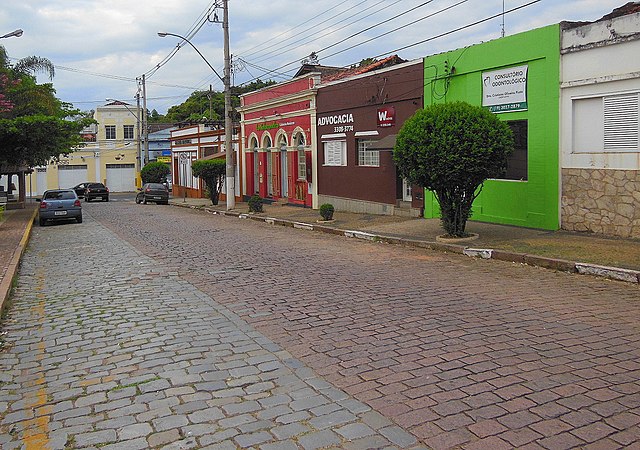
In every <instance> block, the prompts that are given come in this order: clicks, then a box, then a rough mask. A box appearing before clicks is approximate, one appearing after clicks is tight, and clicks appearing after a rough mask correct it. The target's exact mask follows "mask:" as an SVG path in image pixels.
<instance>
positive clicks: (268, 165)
mask: <svg viewBox="0 0 640 450" xmlns="http://www.w3.org/2000/svg"><path fill="white" fill-rule="evenodd" d="M319 81H320V75H319V74H318V73H310V74H307V75H304V76H301V77H298V78H295V79H293V80H291V81H288V82H283V83H279V84H276V85H273V86H269V87H267V88H264V89H261V90H259V91H255V92H251V93H249V94H245V95H243V96H241V98H240V102H241V107H240V113H241V115H242V119H241V126H242V133H241V134H242V136H243V145H242V147H243V152H242V155H243V159H244V163H243V165H242V166H243V169H244V172H245V173H244V177H243V179H244V180H245V188H244V193H245V194H246V196H247V197H250V196H252V195H254V194H258V195H259V196H260V197H262V198H264V199H270V200H274V201H282V202H286V203H289V204H294V205H300V206H307V207H317V204H316V203H317V201H316V195H315V194H314V189H315V187H314V179H315V173H314V165H313V164H312V161H313V158H314V157H315V139H316V135H315V95H316V86H317V84H318V83H319Z"/></svg>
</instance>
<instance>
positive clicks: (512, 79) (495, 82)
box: [482, 66, 529, 113]
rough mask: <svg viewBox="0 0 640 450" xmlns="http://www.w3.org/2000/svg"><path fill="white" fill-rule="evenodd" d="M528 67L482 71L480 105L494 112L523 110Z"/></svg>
mask: <svg viewBox="0 0 640 450" xmlns="http://www.w3.org/2000/svg"><path fill="white" fill-rule="evenodd" d="M528 67H529V66H518V67H510V68H508V69H502V70H494V71H492V72H482V106H484V107H486V108H489V110H490V111H491V112H495V113H500V112H508V111H525V110H526V109H527V107H528V105H527V70H528Z"/></svg>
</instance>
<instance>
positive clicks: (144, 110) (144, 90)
mask: <svg viewBox="0 0 640 450" xmlns="http://www.w3.org/2000/svg"><path fill="white" fill-rule="evenodd" d="M142 101H143V103H142V131H143V133H144V165H145V166H146V165H147V164H148V163H149V123H148V122H147V83H146V81H145V75H144V74H142Z"/></svg>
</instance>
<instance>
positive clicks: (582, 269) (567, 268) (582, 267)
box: [171, 203, 640, 284]
mask: <svg viewBox="0 0 640 450" xmlns="http://www.w3.org/2000/svg"><path fill="white" fill-rule="evenodd" d="M171 205H173V206H180V207H183V208H184V207H186V208H191V209H201V210H204V211H206V212H209V213H211V214H218V215H222V216H230V217H238V218H250V219H252V220H255V221H257V222H264V223H266V224H269V225H280V226H285V227H289V228H298V229H303V230H310V231H319V232H322V233H327V234H334V235H339V236H340V235H341V236H345V237H348V238H355V239H360V240H366V241H370V242H382V243H386V244H392V245H404V246H408V247H418V248H424V249H428V250H435V251H441V252H444V253H457V254H463V255H467V256H470V257H473V258H481V259H495V260H498V261H505V262H513V263H516V264H527V265H530V266H536V267H542V268H545V269H550V270H556V271H559V272H568V273H579V274H581V275H592V276H597V277H603V278H608V279H611V280H616V281H624V282H627V283H635V284H640V271H637V270H631V269H622V268H618V267H608V266H600V265H597V264H587V263H579V262H574V261H568V260H564V259H558V258H549V257H546V256H539V255H531V254H527V253H518V252H510V251H507V250H501V249H491V248H487V249H476V248H470V247H465V246H462V245H457V244H449V243H441V242H436V241H425V240H418V239H403V238H399V237H394V236H385V235H378V234H375V233H368V232H365V231H353V230H342V229H340V228H336V227H331V226H328V225H326V224H323V225H318V224H308V223H304V222H294V221H290V220H286V219H276V218H273V217H263V216H256V215H248V214H246V213H239V212H237V211H220V210H216V209H213V208H209V207H197V206H193V205H188V204H184V205H183V204H180V203H171Z"/></svg>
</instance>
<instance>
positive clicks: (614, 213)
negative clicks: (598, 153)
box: [562, 169, 640, 238]
mask: <svg viewBox="0 0 640 450" xmlns="http://www.w3.org/2000/svg"><path fill="white" fill-rule="evenodd" d="M562 228H563V229H564V230H569V231H588V232H594V233H601V234H607V235H612V236H620V237H625V238H627V237H634V238H640V171H638V170H614V169H562Z"/></svg>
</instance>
